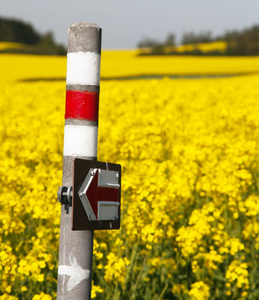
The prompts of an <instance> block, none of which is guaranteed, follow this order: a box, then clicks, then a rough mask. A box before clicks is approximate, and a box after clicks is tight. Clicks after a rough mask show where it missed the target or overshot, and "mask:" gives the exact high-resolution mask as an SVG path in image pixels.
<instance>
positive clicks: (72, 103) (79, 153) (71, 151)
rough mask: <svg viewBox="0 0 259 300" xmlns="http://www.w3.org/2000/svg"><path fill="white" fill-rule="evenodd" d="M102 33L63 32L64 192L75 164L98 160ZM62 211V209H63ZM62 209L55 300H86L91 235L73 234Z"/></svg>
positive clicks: (84, 27)
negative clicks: (65, 44)
mask: <svg viewBox="0 0 259 300" xmlns="http://www.w3.org/2000/svg"><path fill="white" fill-rule="evenodd" d="M100 55H101V28H99V27H98V26H97V25H96V24H92V23H75V24H73V25H72V26H71V27H70V28H69V31H68V53H67V85H66V112H65V130H64V151H63V180H62V185H63V186H68V187H69V186H72V185H73V182H72V181H73V161H74V159H75V158H81V159H88V160H97V138H98V108H99V84H100ZM63 206H64V205H63ZM63 206H62V209H61V224H60V243H59V268H58V291H57V299H58V300H68V299H69V300H90V299H91V279H92V256H93V237H94V231H93V230H84V231H72V229H71V222H72V216H71V209H69V212H68V213H67V212H66V210H65V209H64V207H63Z"/></svg>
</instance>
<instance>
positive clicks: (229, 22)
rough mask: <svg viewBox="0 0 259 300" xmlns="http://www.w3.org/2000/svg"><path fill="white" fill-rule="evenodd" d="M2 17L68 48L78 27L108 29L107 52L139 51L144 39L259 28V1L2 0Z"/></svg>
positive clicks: (161, 39) (104, 36)
mask: <svg viewBox="0 0 259 300" xmlns="http://www.w3.org/2000/svg"><path fill="white" fill-rule="evenodd" d="M0 16H1V17H15V18H17V19H21V20H24V21H26V22H29V23H31V24H32V25H33V26H34V28H35V29H36V30H37V31H39V32H40V33H46V32H47V31H52V32H53V33H54V37H55V40H56V41H57V42H59V43H62V44H64V45H65V46H66V45H67V29H68V27H69V26H71V25H72V24H73V23H76V22H92V23H96V24H97V25H98V26H100V27H101V28H102V30H103V35H102V36H103V37H102V48H103V49H134V48H136V45H137V43H138V42H139V41H140V40H141V39H143V38H144V37H150V38H153V39H157V40H159V41H164V40H165V38H166V36H167V35H168V34H169V33H174V34H175V35H176V37H177V41H178V42H179V41H180V38H181V36H182V34H183V33H184V32H189V31H194V32H197V33H198V32H200V31H202V30H210V31H211V32H212V33H213V34H214V36H215V35H219V34H222V33H224V32H225V31H226V30H233V29H243V28H247V27H250V26H252V25H255V24H259V0H0Z"/></svg>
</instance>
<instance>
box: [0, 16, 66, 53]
mask: <svg viewBox="0 0 259 300" xmlns="http://www.w3.org/2000/svg"><path fill="white" fill-rule="evenodd" d="M0 41H4V42H17V43H23V44H25V45H26V47H24V48H19V49H17V48H16V49H12V48H11V49H4V50H1V51H0V53H23V54H44V55H66V49H65V47H64V46H63V45H58V44H56V42H55V40H54V36H53V33H52V32H47V33H46V34H40V33H38V32H37V31H36V30H35V29H34V28H33V27H32V25H30V24H29V23H26V22H23V21H20V20H15V19H7V18H0Z"/></svg>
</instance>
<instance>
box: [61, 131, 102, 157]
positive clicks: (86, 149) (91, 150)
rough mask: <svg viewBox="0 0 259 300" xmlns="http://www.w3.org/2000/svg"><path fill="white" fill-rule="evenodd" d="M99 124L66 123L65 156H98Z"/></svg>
mask: <svg viewBox="0 0 259 300" xmlns="http://www.w3.org/2000/svg"><path fill="white" fill-rule="evenodd" d="M97 138H98V127H97V126H85V125H81V126H80V125H65V131H64V151H63V154H64V156H88V157H96V156H97Z"/></svg>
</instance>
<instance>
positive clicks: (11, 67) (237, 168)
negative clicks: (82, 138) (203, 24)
mask: <svg viewBox="0 0 259 300" xmlns="http://www.w3.org/2000/svg"><path fill="white" fill-rule="evenodd" d="M116 56H117V58H118V59H117V60H116ZM166 59H167V60H166ZM209 63H210V64H209ZM0 64H1V69H0V81H1V85H0V117H1V122H0V141H1V151H0V158H1V164H0V181H1V189H0V210H1V214H0V300H9V299H10V300H18V299H24V300H27V299H28V300H29V299H30V300H31V299H33V300H51V299H55V298H56V284H57V280H56V279H57V267H58V265H57V263H58V243H59V221H60V209H61V208H60V204H59V203H58V201H57V196H56V193H57V190H58V187H59V186H60V185H61V182H62V178H61V177H62V152H63V129H64V112H65V68H66V60H65V58H62V57H46V56H43V57H42V56H38V57H37V56H25V55H4V54H3V55H0ZM258 71H259V58H257V57H255V58H227V57H225V58H223V57H222V58H206V59H205V58H204V60H203V59H202V58H201V57H199V58H196V57H186V58H184V57H180V58H179V57H170V58H169V57H168V58H166V57H148V58H139V57H136V56H135V55H134V53H133V52H120V53H115V52H111V51H106V52H104V53H103V57H102V78H103V79H106V80H102V81H101V94H100V111H99V143H98V160H100V161H108V162H114V163H120V164H121V165H122V224H121V229H120V230H118V231H117V230H116V231H99V232H97V231H96V232H95V241H94V262H93V290H92V297H93V298H95V299H105V300H106V299H114V300H115V299H117V300H119V299H132V300H133V299H144V300H150V299H164V300H165V299H187V300H188V299H191V300H206V299H207V300H208V299H236V300H237V299H239V300H241V299H259V288H258V286H259V285H258V280H259V279H258V269H259V263H258V261H259V220H258V213H259V190H258V189H259V180H258V172H259V157H258V149H259V147H258V146H259V145H258V143H259V88H258V82H259V75H256V74H254V75H252V74H250V75H246V76H233V77H226V78H195V79H172V78H169V77H168V76H164V77H163V78H161V79H154V78H153V79H134V80H113V78H119V77H131V76H135V77H138V76H139V77H141V76H143V75H147V76H148V75H150V76H152V75H163V74H164V75H183V74H185V75H186V74H187V75H188V74H192V75H200V74H203V75H205V74H214V75H215V74H222V75H224V74H234V73H257V72H258ZM109 78H110V80H108V79H109ZM28 79H29V80H28ZM50 79H52V80H50ZM54 79H55V80H54Z"/></svg>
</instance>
